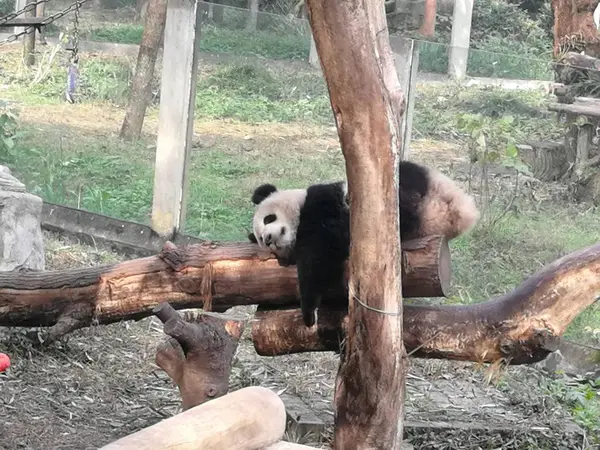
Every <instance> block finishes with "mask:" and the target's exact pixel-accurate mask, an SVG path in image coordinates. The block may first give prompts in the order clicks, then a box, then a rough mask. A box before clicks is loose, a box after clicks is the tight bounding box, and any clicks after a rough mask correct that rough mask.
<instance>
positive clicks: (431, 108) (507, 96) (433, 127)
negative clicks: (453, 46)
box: [413, 84, 563, 141]
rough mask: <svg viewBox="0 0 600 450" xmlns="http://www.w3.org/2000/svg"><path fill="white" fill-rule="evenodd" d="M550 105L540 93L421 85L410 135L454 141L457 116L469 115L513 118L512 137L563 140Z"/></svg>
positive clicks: (445, 85)
mask: <svg viewBox="0 0 600 450" xmlns="http://www.w3.org/2000/svg"><path fill="white" fill-rule="evenodd" d="M551 101H552V100H551V99H550V98H549V97H548V96H547V95H545V94H544V93H543V92H540V91H516V90H513V91H510V90H504V89H501V88H488V87H469V88H466V87H461V86H459V85H454V84H444V85H441V86H440V85H431V84H430V85H426V84H421V85H419V86H418V88H417V98H416V103H415V115H414V125H413V135H414V136H416V137H428V138H434V139H440V140H446V141H447V140H455V139H456V137H457V136H458V119H459V116H460V114H464V113H471V114H482V115H484V116H488V117H490V118H496V119H497V118H500V117H502V116H505V115H510V116H513V118H514V119H515V121H514V129H515V133H516V134H519V135H522V136H526V137H527V138H529V139H543V140H549V139H550V140H552V139H562V136H563V134H562V133H563V130H562V128H561V127H560V126H558V125H557V123H556V114H555V113H553V112H550V111H548V109H547V108H548V105H549V103H551Z"/></svg>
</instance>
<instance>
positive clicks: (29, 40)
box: [23, 0, 36, 67]
mask: <svg viewBox="0 0 600 450" xmlns="http://www.w3.org/2000/svg"><path fill="white" fill-rule="evenodd" d="M33 3H35V0H27V2H26V3H25V4H26V5H30V4H33ZM35 9H36V8H35V7H32V8H31V9H29V10H27V11H25V13H24V17H25V18H27V17H35V14H36V12H35ZM25 28H27V27H25ZM35 33H36V32H35V30H32V31H31V33H28V34H26V35H25V36H23V64H24V65H25V66H26V67H31V66H33V65H34V64H35Z"/></svg>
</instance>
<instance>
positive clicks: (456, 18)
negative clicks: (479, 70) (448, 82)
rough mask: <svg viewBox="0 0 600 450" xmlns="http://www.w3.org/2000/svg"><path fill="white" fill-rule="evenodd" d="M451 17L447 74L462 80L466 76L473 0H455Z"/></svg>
mask: <svg viewBox="0 0 600 450" xmlns="http://www.w3.org/2000/svg"><path fill="white" fill-rule="evenodd" d="M452 17H453V18H452V34H451V37H450V53H449V57H448V74H449V75H450V76H451V77H452V78H454V79H455V80H462V79H464V78H465V77H466V76H467V62H468V60H469V47H470V46H471V43H470V42H471V19H472V17H473V0H455V2H454V13H453V16H452Z"/></svg>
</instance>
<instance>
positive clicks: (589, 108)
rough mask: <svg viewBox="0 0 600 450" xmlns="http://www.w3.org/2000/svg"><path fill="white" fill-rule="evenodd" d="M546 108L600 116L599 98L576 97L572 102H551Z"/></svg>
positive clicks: (572, 113)
mask: <svg viewBox="0 0 600 450" xmlns="http://www.w3.org/2000/svg"><path fill="white" fill-rule="evenodd" d="M548 109H549V110H550V111H556V112H560V113H566V114H569V115H575V116H587V117H590V118H600V98H588V97H577V98H576V99H575V102H574V103H570V104H568V103H553V104H551V105H550V106H549V107H548Z"/></svg>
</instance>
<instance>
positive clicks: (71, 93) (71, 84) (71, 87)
mask: <svg viewBox="0 0 600 450" xmlns="http://www.w3.org/2000/svg"><path fill="white" fill-rule="evenodd" d="M78 77H79V69H78V68H77V64H76V63H71V64H70V65H69V69H68V73H67V91H66V95H67V101H68V102H69V103H75V91H76V90H77V78H78Z"/></svg>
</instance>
